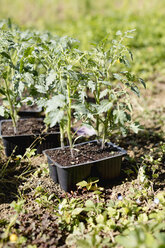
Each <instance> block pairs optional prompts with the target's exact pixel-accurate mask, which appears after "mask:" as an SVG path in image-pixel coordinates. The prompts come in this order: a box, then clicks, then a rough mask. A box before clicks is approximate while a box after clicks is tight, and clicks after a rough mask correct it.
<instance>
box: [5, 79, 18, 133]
mask: <svg viewBox="0 0 165 248" xmlns="http://www.w3.org/2000/svg"><path fill="white" fill-rule="evenodd" d="M5 91H6V96H7V100H8V102H9V107H10V115H11V119H12V123H13V127H14V134H16V132H17V122H16V116H17V111H16V110H15V108H14V107H13V104H12V100H11V98H10V93H9V85H8V80H7V79H5Z"/></svg>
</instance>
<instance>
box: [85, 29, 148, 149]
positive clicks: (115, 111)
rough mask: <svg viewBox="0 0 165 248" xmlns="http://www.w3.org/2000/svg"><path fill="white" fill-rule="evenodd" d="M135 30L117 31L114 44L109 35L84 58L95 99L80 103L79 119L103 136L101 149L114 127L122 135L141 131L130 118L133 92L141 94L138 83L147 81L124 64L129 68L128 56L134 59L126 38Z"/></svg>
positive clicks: (89, 87)
mask: <svg viewBox="0 0 165 248" xmlns="http://www.w3.org/2000/svg"><path fill="white" fill-rule="evenodd" d="M133 31H134V30H131V31H127V32H125V33H124V34H122V33H121V32H120V31H118V32H117V34H116V35H117V36H118V37H119V39H116V40H113V41H112V44H111V45H109V41H108V38H106V39H104V40H103V41H102V42H100V44H98V45H97V46H95V47H94V48H93V50H92V51H91V52H89V53H88V54H87V55H86V56H85V57H84V58H83V59H84V61H83V64H84V73H85V74H86V76H87V77H88V81H87V89H88V93H89V94H90V96H92V97H93V101H89V100H88V101H86V100H84V102H83V103H80V105H81V106H82V109H83V108H84V110H83V111H82V112H81V113H80V118H81V119H83V118H84V120H85V121H86V120H87V121H86V124H88V125H91V126H93V127H94V129H95V130H96V134H97V137H98V139H101V143H102V144H101V147H102V149H103V148H104V146H105V142H106V140H108V138H109V137H111V135H112V133H113V132H114V131H115V130H120V131H121V132H122V133H123V134H125V133H126V130H127V129H128V127H130V128H131V129H132V130H133V131H134V132H137V131H138V124H136V123H133V122H132V120H131V117H132V111H133V110H132V105H131V91H132V92H134V93H135V94H136V95H138V96H139V95H140V93H139V89H138V83H139V82H140V83H141V84H142V85H143V86H144V87H145V83H144V81H143V80H142V79H141V78H138V77H136V76H135V75H133V74H131V73H130V72H129V71H128V70H127V71H126V70H125V67H128V68H129V57H130V59H133V56H132V53H131V52H130V51H129V50H128V48H127V47H126V45H125V44H124V41H125V39H126V38H132V36H130V33H132V32H133ZM84 98H86V96H85V94H84ZM84 103H85V104H84ZM83 105H84V106H83Z"/></svg>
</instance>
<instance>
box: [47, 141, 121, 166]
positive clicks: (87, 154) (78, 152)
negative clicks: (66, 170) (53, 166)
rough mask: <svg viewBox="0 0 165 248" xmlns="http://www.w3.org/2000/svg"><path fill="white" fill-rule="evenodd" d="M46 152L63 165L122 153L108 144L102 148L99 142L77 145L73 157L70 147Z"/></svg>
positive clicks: (86, 161)
mask: <svg viewBox="0 0 165 248" xmlns="http://www.w3.org/2000/svg"><path fill="white" fill-rule="evenodd" d="M46 153H47V155H49V156H50V157H51V159H53V160H54V161H55V162H57V163H58V164H60V165H62V166H70V165H75V164H82V163H88V162H91V161H96V160H99V159H103V158H106V157H111V156H114V155H119V154H120V152H119V151H118V150H117V148H114V147H113V146H107V147H105V148H104V149H101V147H100V145H98V144H97V143H87V144H83V145H78V146H76V147H75V148H74V149H73V154H74V157H73V158H72V157H71V152H70V149H69V147H67V148H65V149H64V150H61V149H57V150H50V151H47V152H46Z"/></svg>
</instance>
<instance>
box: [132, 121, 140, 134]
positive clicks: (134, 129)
mask: <svg viewBox="0 0 165 248" xmlns="http://www.w3.org/2000/svg"><path fill="white" fill-rule="evenodd" d="M130 128H131V129H132V131H133V132H134V133H138V131H139V126H138V125H135V123H132V124H131V125H130Z"/></svg>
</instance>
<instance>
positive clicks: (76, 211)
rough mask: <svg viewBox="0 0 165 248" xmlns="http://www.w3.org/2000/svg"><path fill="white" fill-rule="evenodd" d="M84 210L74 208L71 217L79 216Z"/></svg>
mask: <svg viewBox="0 0 165 248" xmlns="http://www.w3.org/2000/svg"><path fill="white" fill-rule="evenodd" d="M83 210H84V209H83V208H75V209H74V210H73V211H72V215H79V214H80V213H81V212H82V211H83Z"/></svg>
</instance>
